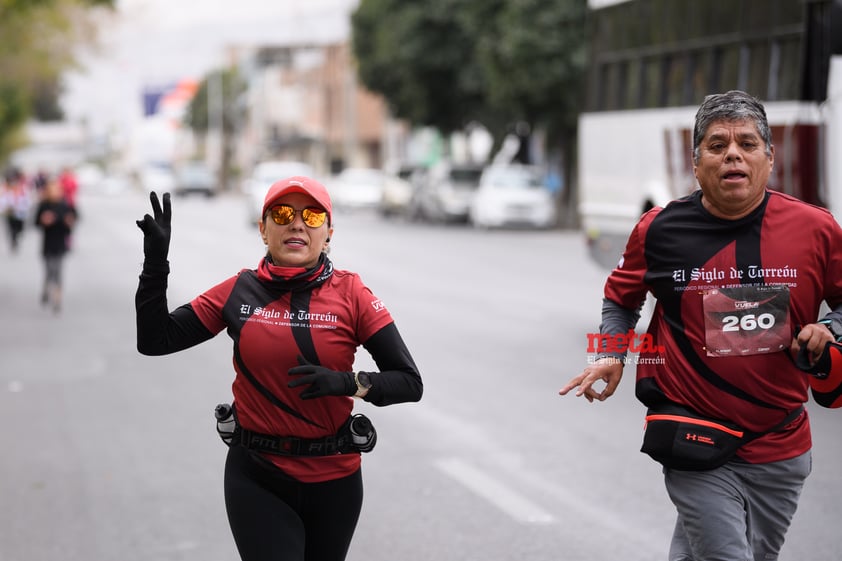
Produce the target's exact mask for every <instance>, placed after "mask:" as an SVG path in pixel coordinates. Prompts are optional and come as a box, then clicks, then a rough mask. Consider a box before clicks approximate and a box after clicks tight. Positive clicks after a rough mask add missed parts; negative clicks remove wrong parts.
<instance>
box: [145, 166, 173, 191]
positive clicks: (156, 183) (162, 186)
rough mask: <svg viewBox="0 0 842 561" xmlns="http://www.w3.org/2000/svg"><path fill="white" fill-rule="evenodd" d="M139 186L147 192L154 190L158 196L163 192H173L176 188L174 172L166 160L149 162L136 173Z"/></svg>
mask: <svg viewBox="0 0 842 561" xmlns="http://www.w3.org/2000/svg"><path fill="white" fill-rule="evenodd" d="M138 181H139V182H140V186H141V187H143V189H145V190H146V191H147V192H151V191H155V192H156V193H158V196H159V197H160V196H161V195H163V194H164V193H173V192H175V188H176V179H175V172H173V168H172V165H170V164H169V163H167V162H149V163H146V164H144V165H143V166H142V167H141V168H140V171H139V173H138Z"/></svg>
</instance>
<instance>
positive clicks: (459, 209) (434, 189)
mask: <svg viewBox="0 0 842 561" xmlns="http://www.w3.org/2000/svg"><path fill="white" fill-rule="evenodd" d="M482 170H483V166H481V165H477V164H451V163H442V164H439V165H437V166H434V167H433V168H431V169H430V171H429V173H428V174H427V177H426V178H425V181H424V182H423V183H422V184H421V185H420V186H419V188H418V189H416V190H415V192H414V193H413V196H412V199H411V200H410V202H409V208H408V210H407V212H408V215H409V217H410V218H412V219H416V220H419V219H420V220H429V221H432V222H467V220H468V212H469V210H470V208H471V202H472V201H473V198H474V195H475V193H476V190H477V187H478V186H479V178H480V176H481V175H482Z"/></svg>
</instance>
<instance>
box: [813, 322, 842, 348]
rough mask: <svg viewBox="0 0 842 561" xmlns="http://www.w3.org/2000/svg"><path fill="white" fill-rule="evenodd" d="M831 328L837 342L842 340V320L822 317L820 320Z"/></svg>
mask: <svg viewBox="0 0 842 561" xmlns="http://www.w3.org/2000/svg"><path fill="white" fill-rule="evenodd" d="M816 323H820V324H822V325H824V326H825V327H827V328H828V329H829V330H830V333H831V335H833V338H834V339H836V342H837V343H838V342H840V341H842V322H840V321H839V320H834V319H830V318H825V319H820V320H819V321H818V322H816Z"/></svg>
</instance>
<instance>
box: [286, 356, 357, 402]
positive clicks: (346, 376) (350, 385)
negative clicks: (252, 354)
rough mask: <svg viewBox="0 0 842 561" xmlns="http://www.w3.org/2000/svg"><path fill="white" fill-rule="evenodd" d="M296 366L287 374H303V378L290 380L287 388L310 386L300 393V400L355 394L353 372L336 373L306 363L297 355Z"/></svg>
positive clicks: (304, 359)
mask: <svg viewBox="0 0 842 561" xmlns="http://www.w3.org/2000/svg"><path fill="white" fill-rule="evenodd" d="M298 364H300V365H301V366H294V367H292V368H290V369H289V372H288V374H289V375H290V376H297V375H299V374H303V376H301V378H296V379H295V380H292V381H291V382H290V383H289V384H287V386H289V387H290V388H295V387H298V386H301V385H304V384H310V387H309V388H306V389H305V390H304V391H303V392H301V399H313V398H314V397H324V396H326V395H354V394H355V393H357V383H356V382H355V381H354V373H353V372H337V371H336V370H331V369H329V368H325V367H324V366H317V365H315V364H312V363H310V362H308V361H307V359H306V358H304V357H303V356H301V355H298Z"/></svg>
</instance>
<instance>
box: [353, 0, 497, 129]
mask: <svg viewBox="0 0 842 561" xmlns="http://www.w3.org/2000/svg"><path fill="white" fill-rule="evenodd" d="M458 4H459V1H458V0H370V1H366V0H363V1H362V2H360V5H359V7H358V9H357V10H356V11H355V12H354V13H353V15H352V26H353V29H354V32H353V37H352V49H353V51H354V55H355V57H356V59H357V61H358V62H359V75H360V78H361V80H362V82H363V83H364V84H365V85H366V87H367V88H368V89H370V90H371V91H374V92H377V93H380V94H382V95H383V96H384V97H385V98H386V100H387V101H388V103H389V104H390V106H391V109H392V112H393V114H394V115H395V116H396V117H398V118H401V119H406V120H407V121H410V122H412V123H413V124H416V125H422V126H423V125H430V126H435V127H437V128H439V129H440V130H442V131H444V132H451V131H455V130H459V129H461V128H463V127H464V126H465V125H466V124H468V123H469V122H470V121H472V120H474V119H475V118H476V116H477V115H478V114H479V112H480V111H481V110H482V107H483V104H484V96H485V88H484V84H482V81H481V76H479V75H478V73H477V72H476V71H475V70H476V69H475V68H473V67H472V66H471V60H472V57H473V56H472V51H473V37H472V36H471V35H470V34H469V32H468V30H466V29H465V28H464V27H463V26H462V25H461V23H460V21H459V20H458V19H456V18H454V17H452V15H451V13H452V11H453V9H454V8H455V7H456V6H457V5H458Z"/></svg>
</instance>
